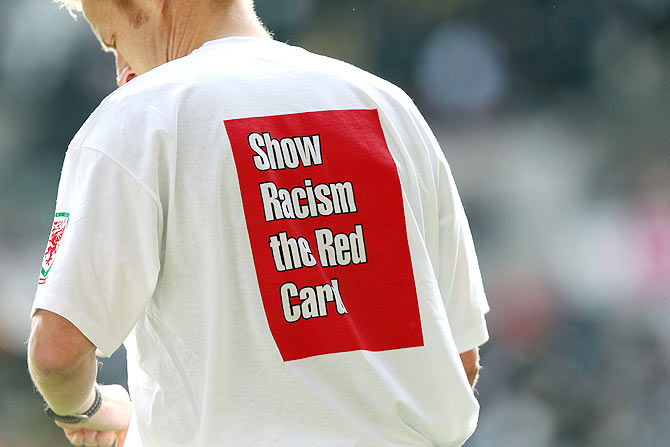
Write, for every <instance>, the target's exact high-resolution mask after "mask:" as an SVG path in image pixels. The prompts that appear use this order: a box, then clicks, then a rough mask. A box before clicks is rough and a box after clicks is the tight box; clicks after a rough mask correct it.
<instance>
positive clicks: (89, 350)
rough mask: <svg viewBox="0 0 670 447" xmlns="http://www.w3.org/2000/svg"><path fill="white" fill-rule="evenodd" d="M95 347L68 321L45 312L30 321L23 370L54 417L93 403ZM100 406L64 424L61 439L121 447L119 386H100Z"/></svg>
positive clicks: (125, 400)
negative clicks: (86, 417)
mask: <svg viewBox="0 0 670 447" xmlns="http://www.w3.org/2000/svg"><path fill="white" fill-rule="evenodd" d="M97 363H98V362H97V360H96V357H95V346H94V345H93V343H91V342H90V340H89V339H88V338H86V337H85V336H84V334H82V333H81V332H80V331H79V329H77V328H76V327H75V326H74V325H73V324H72V323H70V322H69V321H68V320H66V319H65V318H63V317H61V316H60V315H57V314H55V313H53V312H49V311H47V310H38V311H37V312H36V313H35V316H34V317H33V322H32V329H31V332H30V340H29V341H28V369H29V370H30V376H31V377H32V379H33V382H34V383H35V386H36V387H37V389H38V390H39V392H40V393H42V396H44V399H45V400H46V401H47V403H48V404H49V406H50V407H51V409H52V410H53V411H54V412H55V413H56V414H59V415H63V416H65V415H71V414H81V413H84V412H85V411H87V410H88V409H89V408H90V407H91V405H92V404H93V400H94V399H95V391H94V389H93V384H94V383H95V380H96V376H97V368H98V367H97ZM100 392H101V394H102V406H101V407H100V409H99V411H98V412H97V413H95V414H94V415H93V416H92V417H91V418H90V419H89V420H88V422H85V423H81V424H76V425H66V424H63V423H60V422H57V423H56V424H57V425H58V426H59V427H61V428H63V430H64V431H65V435H66V436H67V438H68V439H69V441H70V442H71V443H72V444H74V445H83V444H85V445H99V446H111V445H113V444H114V441H115V440H116V445H117V446H118V447H122V446H123V443H124V441H125V437H126V432H127V430H128V424H129V422H130V416H131V413H132V405H131V403H130V398H129V397H128V392H127V391H126V390H125V389H124V388H123V387H122V386H120V385H107V386H101V387H100Z"/></svg>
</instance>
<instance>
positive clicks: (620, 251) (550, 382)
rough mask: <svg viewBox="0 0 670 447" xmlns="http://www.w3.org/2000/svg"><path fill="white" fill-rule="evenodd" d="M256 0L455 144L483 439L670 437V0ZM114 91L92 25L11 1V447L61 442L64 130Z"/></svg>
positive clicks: (4, 108) (2, 328)
mask: <svg viewBox="0 0 670 447" xmlns="http://www.w3.org/2000/svg"><path fill="white" fill-rule="evenodd" d="M256 3H257V10H258V13H259V15H260V16H261V17H262V18H263V20H264V22H265V23H266V25H267V26H268V28H270V29H271V30H272V31H274V33H275V37H276V39H278V40H281V41H285V42H288V43H290V44H295V45H300V46H303V47H306V48H308V49H310V50H312V51H315V52H318V53H322V54H327V55H330V56H333V57H336V58H339V59H343V60H346V61H348V62H351V63H353V64H355V65H358V66H360V67H362V68H365V69H367V70H369V71H371V72H373V73H375V74H377V75H379V76H381V77H383V78H385V79H388V80H390V81H392V82H394V83H396V84H398V85H399V86H401V87H402V88H403V89H405V90H406V91H407V92H408V93H409V94H410V96H412V98H413V99H414V100H415V102H416V103H417V104H418V106H419V108H420V109H421V110H422V111H423V112H424V114H425V116H426V118H427V120H428V122H429V124H430V125H431V127H432V128H433V130H434V131H435V133H436V135H437V137H438V140H439V141H440V143H441V144H442V147H443V149H444V151H445V153H446V155H447V159H448V160H449V162H450V164H451V167H452V170H453V173H454V177H455V179H456V183H457V185H458V187H459V191H460V193H461V196H462V198H463V202H464V204H465V207H466V212H467V213H468V217H469V220H470V224H471V227H472V232H473V236H474V239H475V244H476V246H477V249H478V253H479V258H480V264H481V267H482V274H483V277H484V283H485V286H486V290H487V294H488V297H489V302H490V305H491V308H492V310H491V313H490V314H489V316H488V323H489V329H490V333H491V341H490V342H489V343H487V344H486V345H485V346H484V347H483V349H482V364H483V366H484V369H483V371H482V375H481V380H480V382H479V385H478V393H479V399H480V402H481V404H482V411H481V416H480V424H479V428H478V429H477V432H476V433H475V435H474V436H473V437H472V439H471V440H470V441H468V443H467V446H468V447H522V446H533V447H619V446H621V447H630V446H641V447H664V446H668V445H670V125H669V124H670V52H669V51H668V48H669V47H670V0H588V1H584V0H581V1H580V0H563V1H562V0H556V1H537V0H515V1H491V0H489V1H484V0H453V1H449V2H444V1H440V0H422V1H418V2H409V1H405V0H367V1H363V0H359V1H355V0H339V1H337V2H333V1H326V0H281V1H279V0H257V1H256ZM114 86H115V84H114V70H113V57H112V56H111V55H109V54H104V53H102V52H101V51H100V47H99V44H98V43H97V42H96V41H95V40H94V38H93V37H92V35H91V34H90V31H89V30H88V28H87V24H86V22H85V21H84V20H83V19H81V18H80V20H78V21H77V22H75V21H73V20H72V19H71V18H70V17H69V16H68V15H67V13H66V12H64V11H59V10H57V8H56V7H55V6H53V5H51V4H50V3H49V2H48V1H46V2H45V1H41V0H40V1H38V0H22V1H20V2H1V3H0V206H1V207H2V212H1V213H0V447H9V446H11V447H17V446H42V445H43V446H47V445H66V442H65V439H64V438H63V437H62V436H60V435H59V434H58V430H56V429H55V427H53V426H52V424H51V423H50V422H49V421H48V420H46V419H45V418H44V417H43V415H42V414H41V401H40V398H39V396H38V395H37V394H36V393H35V392H34V390H33V388H32V386H31V384H30V380H29V378H28V375H27V371H26V364H25V344H24V343H25V340H26V339H27V336H28V331H29V324H30V321H29V312H30V306H31V301H32V295H33V293H34V290H35V287H36V282H37V275H38V270H39V266H40V260H41V257H42V252H43V249H44V246H45V244H46V238H47V236H48V232H49V229H50V224H51V219H52V213H53V208H54V204H55V198H56V191H57V185H58V179H59V175H60V167H61V164H62V160H63V156H64V153H65V150H66V147H67V144H68V141H69V139H70V138H71V137H72V136H73V135H74V133H75V132H76V130H77V129H78V127H79V126H80V125H81V124H82V123H83V121H84V120H85V119H86V117H87V116H88V115H89V114H90V113H91V112H92V111H93V109H94V108H95V106H96V105H97V104H98V103H99V102H100V100H101V99H102V98H103V97H104V96H106V95H107V94H108V93H109V92H110V91H112V89H113V88H114ZM123 355H124V354H123V351H121V352H119V353H118V354H116V355H115V356H114V357H113V358H112V359H109V360H105V362H104V366H103V367H102V380H103V381H104V382H106V383H109V382H121V383H123V382H124V381H125V380H126V379H125V371H124V363H123V362H124V357H123Z"/></svg>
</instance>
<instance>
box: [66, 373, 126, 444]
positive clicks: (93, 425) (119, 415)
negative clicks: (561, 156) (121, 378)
mask: <svg viewBox="0 0 670 447" xmlns="http://www.w3.org/2000/svg"><path fill="white" fill-rule="evenodd" d="M99 389H100V394H102V406H101V407H100V409H99V410H98V412H97V413H95V414H94V415H93V416H92V417H91V418H90V419H89V420H88V421H86V422H85V423H81V424H63V423H62V422H56V425H58V426H59V427H61V428H62V429H63V431H64V432H65V436H66V437H67V439H68V441H70V444H72V445H78V446H79V445H81V446H98V447H110V446H113V445H116V447H123V444H124V442H125V440H126V434H127V433H128V426H129V425H130V417H131V415H132V412H133V406H132V403H131V402H130V396H128V392H127V391H126V389H125V388H124V387H122V386H121V385H100V386H99ZM114 442H116V444H114Z"/></svg>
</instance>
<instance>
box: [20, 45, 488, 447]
mask: <svg viewBox="0 0 670 447" xmlns="http://www.w3.org/2000/svg"><path fill="white" fill-rule="evenodd" d="M334 109H338V110H342V109H377V110H378V112H379V116H380V120H381V124H382V128H383V131H384V135H385V137H386V140H387V143H388V146H389V149H390V152H391V154H392V155H393V158H394V160H395V162H396V164H397V167H398V173H399V176H400V180H401V184H402V189H403V200H404V207H405V219H406V226H407V235H408V240H409V247H410V253H411V260H412V265H413V271H414V278H415V283H416V288H417V293H418V301H419V309H420V315H421V324H422V330H423V338H424V342H425V345H424V346H423V347H416V348H408V349H399V350H391V351H382V352H368V351H352V352H343V353H336V354H329V355H321V356H317V357H310V358H305V359H301V360H295V361H290V362H283V361H282V358H281V357H280V355H279V353H278V352H277V347H276V345H275V343H274V341H273V338H272V335H271V333H270V331H269V329H268V322H267V320H266V318H265V314H264V309H263V304H262V302H261V298H260V294H259V286H258V282H257V279H256V273H255V270H254V261H253V258H252V251H251V248H250V243H249V236H248V234H247V227H246V223H245V218H244V212H243V204H242V200H241V196H240V186H239V183H238V177H237V172H236V169H235V163H234V160H233V156H232V154H231V150H230V146H229V143H228V139H227V136H226V131H225V128H224V127H223V125H222V122H223V120H228V119H233V118H245V117H253V116H267V115H277V114H288V113H298V112H309V111H319V110H334ZM227 144H228V146H227ZM57 211H65V212H68V213H70V222H69V224H68V227H67V229H66V230H65V233H64V236H63V239H62V241H61V245H60V247H59V248H58V253H57V255H56V258H55V261H54V263H53V268H52V270H51V272H50V273H49V275H48V277H47V279H46V282H45V284H43V285H40V286H39V287H38V290H37V295H36V299H35V303H34V306H33V307H34V309H38V308H41V309H48V310H51V311H53V312H56V313H58V314H60V315H62V316H63V317H65V318H67V319H68V320H70V321H71V322H73V323H74V324H75V325H76V326H77V327H78V328H79V329H80V330H81V331H82V332H83V333H84V334H85V335H86V336H87V337H88V338H89V339H90V340H91V341H92V342H93V343H94V344H95V345H97V346H98V347H99V348H100V349H101V350H102V351H103V352H104V353H106V354H107V355H111V354H112V353H113V352H114V351H115V350H116V349H117V348H118V347H119V346H120V344H121V343H123V342H124V340H125V346H126V348H127V351H128V376H129V387H130V392H131V396H132V399H133V401H134V405H135V416H134V419H133V423H132V427H131V432H130V434H129V437H128V441H127V443H126V445H127V446H129V447H134V446H160V447H168V446H173V445H174V446H181V445H189V446H213V445H226V446H266V445H267V446H321V445H351V446H353V445H356V446H428V445H440V446H445V447H452V446H453V447H456V446H460V445H462V443H463V442H464V441H465V440H466V439H467V438H468V437H469V436H470V434H471V433H472V431H473V430H474V428H475V426H476V423H477V416H478V409H479V407H478V403H477V401H476V399H475V397H474V395H473V393H472V391H471V389H470V387H469V385H468V383H467V379H466V376H465V374H464V371H463V367H462V365H461V362H460V359H459V356H458V353H459V352H464V351H467V350H469V349H472V348H474V347H476V346H479V345H481V344H482V343H484V342H485V341H486V340H487V338H488V334H487V331H486V326H485V322H484V314H485V313H486V312H487V311H488V305H487V303H486V298H485V296H484V292H483V288H482V283H481V278H480V273H479V268H478V266H477V260H476V257H475V252H474V247H473V244H472V239H471V236H470V231H469V228H468V224H467V220H466V218H465V214H464V212H463V208H462V205H461V202H460V199H459V197H458V194H457V192H456V187H455V185H454V182H453V179H452V177H451V173H450V170H449V167H448V165H447V162H446V160H445V158H444V156H443V154H442V151H441V150H440V147H439V145H438V143H437V141H436V140H435V138H434V136H433V134H432V133H431V131H430V129H429V128H428V126H427V124H426V123H425V121H424V120H423V118H422V117H421V115H420V114H419V112H418V111H417V109H416V107H415V106H414V104H413V103H412V101H411V100H410V99H409V98H408V97H407V96H406V95H405V94H404V93H403V92H402V91H401V90H399V89H398V88H397V87H394V86H393V85H391V84H389V83H387V82H385V81H382V80H380V79H378V78H376V77H374V76H372V75H370V74H368V73H365V72H363V71H361V70H359V69H356V68H355V67H352V66H350V65H347V64H345V63H342V62H339V61H335V60H332V59H329V58H325V57H323V56H318V55H314V54H311V53H309V52H306V51H304V50H302V49H299V48H295V47H291V46H288V45H285V44H282V43H278V42H274V41H271V40H262V39H252V38H227V39H222V40H218V41H212V42H208V43H207V44H205V45H204V46H203V47H202V48H200V49H198V50H196V51H194V52H193V53H192V54H191V55H189V56H187V57H185V58H182V59H179V60H176V61H173V62H170V63H168V64H165V65H162V66H160V67H158V68H156V69H154V70H152V71H150V72H149V73H146V74H145V75H142V76H140V77H138V78H137V79H135V80H133V81H132V82H130V83H129V84H127V85H125V86H123V87H121V88H120V89H118V90H117V91H115V92H114V93H112V94H111V95H110V96H109V97H108V98H106V99H105V100H104V101H103V103H102V104H101V105H100V106H99V107H98V109H97V110H96V111H95V112H94V113H93V115H92V116H91V117H90V118H89V119H88V121H87V122H86V123H85V124H84V126H83V127H82V128H81V130H80V131H79V133H78V134H77V135H76V136H75V138H74V139H73V141H72V143H71V145H70V147H69V150H68V152H67V156H66V159H65V163H64V167H63V172H62V176H61V183H60V187H59V194H58V201H57Z"/></svg>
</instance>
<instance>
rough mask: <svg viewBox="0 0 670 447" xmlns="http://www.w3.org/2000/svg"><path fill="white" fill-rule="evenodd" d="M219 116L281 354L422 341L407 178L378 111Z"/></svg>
mask: <svg viewBox="0 0 670 447" xmlns="http://www.w3.org/2000/svg"><path fill="white" fill-rule="evenodd" d="M224 125H225V127H226V131H227V133H228V137H229V139H230V144H231V147H232V151H233V155H234V158H235V165H236V168H237V173H238V177H239V182H240V189H241V192H242V201H243V204H244V213H245V218H246V222H247V228H248V231H249V238H250V241H251V249H252V252H253V257H254V263H255V267H256V274H257V277H258V284H259V286H260V292H261V297H262V299H263V306H264V308H265V314H266V317H267V320H268V324H269V327H270V331H271V332H272V335H273V337H274V340H275V342H276V344H277V348H278V349H279V352H280V353H281V356H282V358H283V359H284V361H289V360H296V359H301V358H306V357H311V356H315V355H322V354H330V353H335V352H345V351H354V350H369V351H386V350H392V349H401V348H409V347H416V346H423V335H422V331H421V320H420V316H419V307H418V302H417V295H416V286H415V284H414V275H413V272H412V263H411V259H410V253H409V246H408V242H407V232H406V227H405V217H404V209H403V202H402V191H401V187H400V180H399V178H398V172H397V169H396V165H395V162H394V161H393V158H392V156H391V154H390V152H389V149H388V147H387V145H386V140H385V139H384V134H383V131H382V128H381V125H380V122H379V116H378V114H377V111H376V110H332V111H324V112H309V113H299V114H290V115H277V116H266V117H255V118H243V119H235V120H227V121H225V122H224Z"/></svg>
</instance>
